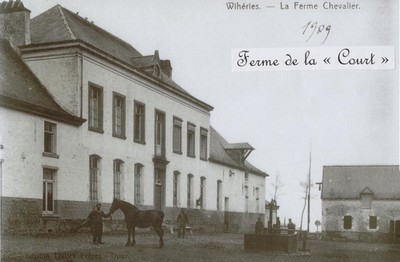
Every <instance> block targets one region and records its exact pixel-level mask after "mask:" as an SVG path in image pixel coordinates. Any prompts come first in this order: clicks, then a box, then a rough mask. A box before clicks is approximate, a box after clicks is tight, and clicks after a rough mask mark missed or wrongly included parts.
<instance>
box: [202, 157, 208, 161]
mask: <svg viewBox="0 0 400 262" xmlns="http://www.w3.org/2000/svg"><path fill="white" fill-rule="evenodd" d="M200 160H203V161H208V159H207V158H203V157H200Z"/></svg>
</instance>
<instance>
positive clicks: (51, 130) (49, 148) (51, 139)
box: [44, 121, 57, 155]
mask: <svg viewBox="0 0 400 262" xmlns="http://www.w3.org/2000/svg"><path fill="white" fill-rule="evenodd" d="M56 129H57V125H56V124H53V123H50V122H46V121H45V122H44V152H45V153H49V154H54V155H55V154H56Z"/></svg>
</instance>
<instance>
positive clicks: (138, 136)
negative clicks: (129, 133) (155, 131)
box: [133, 101, 145, 143]
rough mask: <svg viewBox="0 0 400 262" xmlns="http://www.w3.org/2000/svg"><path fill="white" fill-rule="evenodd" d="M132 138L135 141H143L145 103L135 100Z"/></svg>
mask: <svg viewBox="0 0 400 262" xmlns="http://www.w3.org/2000/svg"><path fill="white" fill-rule="evenodd" d="M133 121H134V122H133V123H134V124H133V130H134V131H133V133H134V134H133V138H134V141H135V142H138V143H144V142H145V128H144V127H145V105H144V104H142V103H140V102H138V101H135V103H134V120H133Z"/></svg>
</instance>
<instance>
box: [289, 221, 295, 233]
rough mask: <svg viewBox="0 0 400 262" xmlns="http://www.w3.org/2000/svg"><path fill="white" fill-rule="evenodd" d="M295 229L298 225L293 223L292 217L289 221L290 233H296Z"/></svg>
mask: <svg viewBox="0 0 400 262" xmlns="http://www.w3.org/2000/svg"><path fill="white" fill-rule="evenodd" d="M295 229H296V225H295V224H293V222H292V219H291V218H289V223H288V234H294V231H295Z"/></svg>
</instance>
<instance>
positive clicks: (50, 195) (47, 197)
mask: <svg viewBox="0 0 400 262" xmlns="http://www.w3.org/2000/svg"><path fill="white" fill-rule="evenodd" d="M55 176H56V170H54V169H50V168H44V169H43V213H45V214H53V213H54V185H55Z"/></svg>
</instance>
